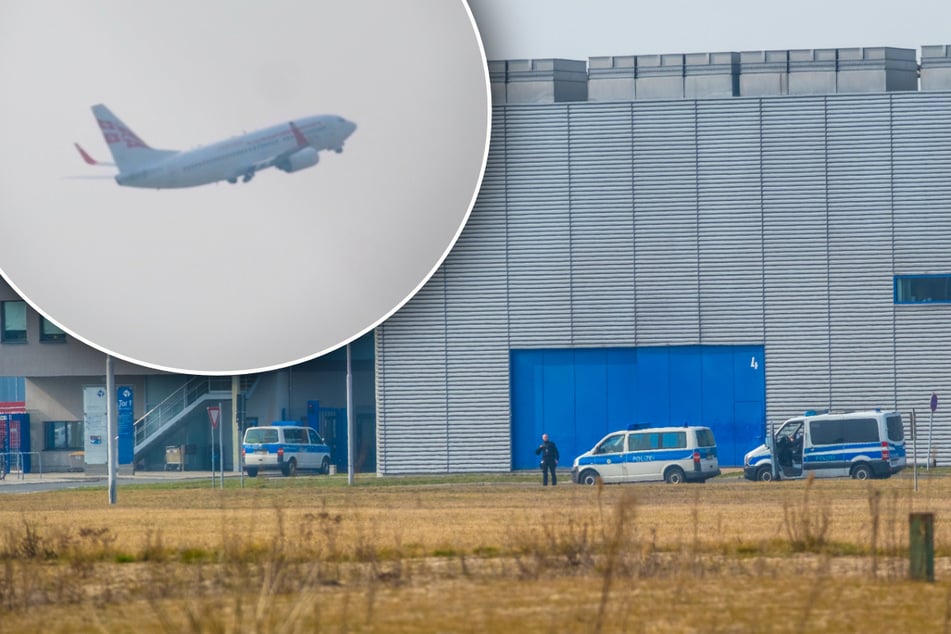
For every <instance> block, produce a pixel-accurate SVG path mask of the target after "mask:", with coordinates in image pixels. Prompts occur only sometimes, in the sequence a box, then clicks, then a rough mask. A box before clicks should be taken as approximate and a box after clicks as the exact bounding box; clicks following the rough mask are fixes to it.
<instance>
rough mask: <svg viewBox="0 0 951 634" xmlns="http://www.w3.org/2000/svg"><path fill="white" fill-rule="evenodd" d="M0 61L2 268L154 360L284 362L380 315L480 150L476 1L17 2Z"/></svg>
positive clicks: (331, 343)
mask: <svg viewBox="0 0 951 634" xmlns="http://www.w3.org/2000/svg"><path fill="white" fill-rule="evenodd" d="M0 82H2V85H3V92H4V96H5V97H4V99H3V100H0V139H2V140H3V145H4V147H5V148H6V149H5V151H4V153H3V156H4V158H3V159H2V161H3V167H2V169H0V223H2V225H0V226H2V228H3V233H4V237H5V239H4V241H3V242H4V245H3V248H2V249H0V273H2V275H3V277H4V278H6V280H7V281H8V282H9V283H10V284H11V286H12V287H13V288H14V289H15V290H17V291H18V292H19V293H20V294H21V295H23V297H24V299H26V300H27V301H28V302H29V303H30V304H32V305H33V307H34V308H36V309H37V310H38V311H39V312H41V313H42V314H43V315H45V316H46V317H47V318H49V319H50V320H51V321H53V322H54V323H56V324H57V325H58V326H60V327H61V328H62V329H64V330H65V331H66V332H67V333H69V334H71V335H73V336H75V337H77V338H78V339H81V340H82V341H85V342H86V343H88V344H90V345H92V346H94V347H96V348H98V349H100V350H102V351H103V352H105V353H107V354H111V355H114V356H116V357H119V358H122V359H126V360H128V361H132V362H135V363H139V364H142V365H146V366H150V367H153V368H158V369H162V370H170V371H175V372H183V373H192V374H240V373H245V372H254V371H262V370H267V369H274V368H278V367H283V366H287V365H291V364H294V363H297V362H300V361H304V360H306V359H310V358H313V357H316V356H319V355H321V354H323V353H325V352H328V351H330V350H332V349H334V348H336V347H339V346H340V345H342V344H344V343H346V342H348V341H351V340H352V339H354V338H356V337H358V336H360V335H362V334H363V333H365V332H367V331H369V330H370V329H372V328H374V327H375V326H376V325H378V324H379V323H380V322H382V321H383V320H384V319H385V318H386V317H388V316H389V315H391V314H392V313H393V312H395V311H396V310H397V309H398V308H399V307H400V306H402V305H403V304H404V303H406V302H407V301H408V300H409V299H410V298H411V297H412V295H413V294H414V293H415V292H416V291H417V290H418V289H419V288H420V287H421V286H422V285H423V284H424V283H425V282H426V280H428V279H429V277H430V276H431V275H432V274H433V272H435V270H436V269H437V267H438V266H439V264H440V263H441V262H442V260H443V259H444V258H445V256H446V255H447V254H448V252H449V249H450V248H451V247H452V245H453V243H454V242H455V240H456V238H457V237H458V236H459V234H460V232H461V231H462V228H463V226H464V224H465V222H466V219H467V217H468V215H469V212H470V210H471V209H472V205H473V203H474V201H475V197H476V195H477V193H478V189H479V185H480V183H481V180H482V174H483V172H484V170H485V161H486V154H487V151H488V139H489V125H490V113H489V83H488V74H487V71H486V61H485V55H484V53H483V50H482V45H481V42H480V40H479V34H478V32H477V30H476V26H475V23H474V22H473V20H472V15H471V13H470V11H469V8H468V6H467V4H466V3H465V2H464V1H463V0H455V1H452V0H450V1H447V0H423V1H420V2H411V3H395V2H389V1H388V0H363V1H356V2H340V3H326V2H303V1H294V0H283V1H282V0H278V1H273V2H268V3H263V2H262V3H258V2H232V1H230V0H205V1H203V2H195V3H186V2H164V3H148V4H145V3H128V2H124V1H120V0H115V1H109V0H101V1H96V2H82V3H74V2H69V1H66V0H64V1H62V2H42V1H41V2H34V1H32V0H22V1H19V0H14V1H12V2H4V3H3V5H2V6H0Z"/></svg>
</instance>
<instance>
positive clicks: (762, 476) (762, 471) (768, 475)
mask: <svg viewBox="0 0 951 634" xmlns="http://www.w3.org/2000/svg"><path fill="white" fill-rule="evenodd" d="M756 479H757V480H759V481H760V482H772V481H773V469H772V467H760V468H759V469H757V470H756Z"/></svg>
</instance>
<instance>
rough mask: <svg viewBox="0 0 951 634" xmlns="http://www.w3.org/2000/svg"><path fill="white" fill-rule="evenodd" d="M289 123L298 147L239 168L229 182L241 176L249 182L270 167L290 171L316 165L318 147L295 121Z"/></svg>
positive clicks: (242, 179)
mask: <svg viewBox="0 0 951 634" xmlns="http://www.w3.org/2000/svg"><path fill="white" fill-rule="evenodd" d="M289 125H290V127H291V132H293V133H294V139H295V140H296V141H297V147H295V148H294V149H292V150H288V151H284V152H281V153H280V154H275V155H274V156H271V157H268V158H266V159H264V160H262V161H258V162H257V163H253V164H252V165H249V166H247V167H246V168H244V169H242V170H239V171H238V172H237V173H236V174H234V175H233V176H232V177H231V178H229V179H228V182H230V183H235V182H237V180H238V179H239V178H240V179H241V181H242V182H244V183H247V182H248V181H249V180H251V179H252V178H254V174H255V172H258V171H260V170H263V169H267V168H269V167H276V168H278V169H279V170H282V171H285V172H288V173H290V172H296V171H298V170H302V169H305V168H307V167H312V166H314V165H316V164H317V161H318V160H319V153H318V151H317V149H316V148H314V147H312V146H311V145H309V144H308V142H307V138H306V137H305V136H304V134H303V133H302V132H301V131H300V129H299V128H298V127H297V126H296V125H294V122H293V121H291V122H290V124H289Z"/></svg>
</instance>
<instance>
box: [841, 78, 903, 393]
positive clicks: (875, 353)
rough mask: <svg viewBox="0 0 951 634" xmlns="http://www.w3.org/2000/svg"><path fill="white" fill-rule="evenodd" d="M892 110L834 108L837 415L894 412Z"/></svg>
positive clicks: (865, 102)
mask: <svg viewBox="0 0 951 634" xmlns="http://www.w3.org/2000/svg"><path fill="white" fill-rule="evenodd" d="M890 119H891V107H890V100H889V99H888V97H887V96H884V95H883V96H876V97H866V98H851V97H845V98H841V99H836V100H832V101H829V102H828V104H827V121H828V177H829V197H828V199H829V311H830V313H829V324H830V362H831V373H832V377H831V378H832V380H831V389H832V393H831V395H830V400H829V404H828V405H829V406H830V407H831V408H833V409H843V410H849V409H859V408H862V407H869V406H879V407H894V405H895V363H894V341H893V337H892V327H893V308H894V306H893V303H892V276H891V270H892V263H891V244H892V220H891V143H890V137H891V125H890Z"/></svg>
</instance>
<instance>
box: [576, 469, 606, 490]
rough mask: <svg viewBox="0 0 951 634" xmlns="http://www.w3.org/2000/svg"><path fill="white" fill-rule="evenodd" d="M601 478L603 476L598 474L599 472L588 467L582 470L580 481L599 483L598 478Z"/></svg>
mask: <svg viewBox="0 0 951 634" xmlns="http://www.w3.org/2000/svg"><path fill="white" fill-rule="evenodd" d="M600 479H601V476H599V475H598V472H597V471H595V470H594V469H586V470H585V471H582V472H581V475H580V476H578V482H580V483H581V484H587V485H588V486H591V485H592V484H597V483H598V480H600Z"/></svg>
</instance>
